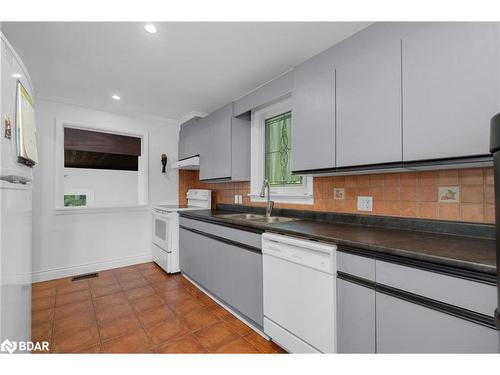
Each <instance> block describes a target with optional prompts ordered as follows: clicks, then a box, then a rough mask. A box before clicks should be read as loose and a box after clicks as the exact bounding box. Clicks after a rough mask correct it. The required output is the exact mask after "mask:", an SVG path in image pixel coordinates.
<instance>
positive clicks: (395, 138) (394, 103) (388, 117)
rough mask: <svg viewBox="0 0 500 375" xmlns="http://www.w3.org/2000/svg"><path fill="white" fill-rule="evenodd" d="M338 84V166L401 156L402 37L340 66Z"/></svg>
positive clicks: (337, 77)
mask: <svg viewBox="0 0 500 375" xmlns="http://www.w3.org/2000/svg"><path fill="white" fill-rule="evenodd" d="M387 39H389V38H387ZM336 84H337V86H336V88H337V92H336V99H337V122H336V125H337V128H336V129H337V130H336V132H337V134H336V149H337V164H336V166H337V167H350V166H359V165H368V164H381V163H392V162H401V161H402V124H401V41H400V40H399V39H396V38H390V39H389V40H388V41H387V42H385V41H384V42H382V43H380V42H379V44H378V45H371V46H370V48H367V49H366V52H365V53H363V54H361V55H360V56H357V57H356V58H355V59H352V60H349V61H348V62H346V63H344V64H343V65H340V66H337V67H336Z"/></svg>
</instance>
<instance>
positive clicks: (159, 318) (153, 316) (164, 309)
mask: <svg viewBox="0 0 500 375" xmlns="http://www.w3.org/2000/svg"><path fill="white" fill-rule="evenodd" d="M137 317H138V318H139V320H140V321H141V323H142V324H143V326H144V327H150V326H152V325H155V324H157V323H160V322H163V321H166V320H175V319H176V316H175V314H174V312H173V311H172V310H171V309H170V308H169V307H168V306H167V305H162V306H159V307H155V308H153V309H151V310H146V311H142V312H139V313H137Z"/></svg>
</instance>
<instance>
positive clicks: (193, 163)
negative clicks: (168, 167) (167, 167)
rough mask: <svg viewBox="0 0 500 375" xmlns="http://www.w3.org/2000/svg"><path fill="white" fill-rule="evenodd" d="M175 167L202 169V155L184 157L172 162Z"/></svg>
mask: <svg viewBox="0 0 500 375" xmlns="http://www.w3.org/2000/svg"><path fill="white" fill-rule="evenodd" d="M172 168H173V169H191V170H192V169H200V157H199V156H193V157H191V158H187V159H182V160H179V161H177V162H175V163H173V164H172Z"/></svg>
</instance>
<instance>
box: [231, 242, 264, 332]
mask: <svg viewBox="0 0 500 375" xmlns="http://www.w3.org/2000/svg"><path fill="white" fill-rule="evenodd" d="M231 269H232V272H233V274H232V281H233V283H232V292H231V304H232V306H233V307H235V308H236V309H237V310H238V311H240V312H241V313H242V314H244V315H245V316H247V317H248V318H250V319H252V320H253V321H254V322H255V323H257V324H259V325H260V326H263V325H264V307H263V285H262V254H259V253H256V252H253V251H248V250H245V249H241V248H237V247H235V248H234V249H233V252H232V255H231Z"/></svg>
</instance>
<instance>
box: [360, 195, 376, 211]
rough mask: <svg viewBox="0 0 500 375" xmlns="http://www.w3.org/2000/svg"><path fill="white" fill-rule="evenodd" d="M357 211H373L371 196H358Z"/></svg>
mask: <svg viewBox="0 0 500 375" xmlns="http://www.w3.org/2000/svg"><path fill="white" fill-rule="evenodd" d="M358 211H370V212H371V211H373V198H372V197H358Z"/></svg>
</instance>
